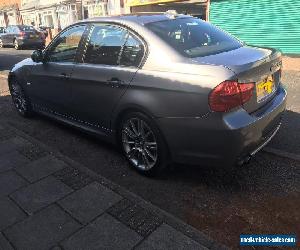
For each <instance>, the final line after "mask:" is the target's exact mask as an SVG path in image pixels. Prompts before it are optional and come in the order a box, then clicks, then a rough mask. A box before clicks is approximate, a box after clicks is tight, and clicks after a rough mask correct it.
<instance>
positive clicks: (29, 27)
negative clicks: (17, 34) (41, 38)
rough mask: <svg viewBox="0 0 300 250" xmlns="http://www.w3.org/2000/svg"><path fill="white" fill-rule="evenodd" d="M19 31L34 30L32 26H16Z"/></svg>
mask: <svg viewBox="0 0 300 250" xmlns="http://www.w3.org/2000/svg"><path fill="white" fill-rule="evenodd" d="M18 27H19V29H20V30H21V31H34V30H35V28H34V27H33V26H18Z"/></svg>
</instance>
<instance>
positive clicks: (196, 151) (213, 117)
mask: <svg viewBox="0 0 300 250" xmlns="http://www.w3.org/2000/svg"><path fill="white" fill-rule="evenodd" d="M286 95H287V93H286V91H285V90H284V89H283V88H282V87H279V88H278V89H277V93H276V95H275V96H274V98H273V99H272V100H271V101H270V102H269V103H267V104H266V105H265V106H264V107H262V108H260V109H259V110H257V111H256V112H254V113H252V114H249V113H247V112H246V111H245V110H244V109H242V108H240V109H238V110H236V111H233V112H230V113H209V114H208V115H207V116H205V117H201V118H159V119H157V121H158V124H159V126H160V128H161V130H162V133H163V134H164V136H165V139H166V141H167V144H168V146H169V149H170V153H171V157H172V159H173V161H175V162H179V163H187V164H197V165H209V166H224V167H226V166H229V165H233V164H235V163H237V162H238V161H239V159H242V158H243V157H247V156H249V155H254V154H255V153H256V152H258V151H259V150H260V149H261V148H263V147H264V146H265V145H266V144H267V143H268V142H269V141H270V140H271V139H272V138H273V137H274V136H275V134H276V133H277V131H278V130H279V127H280V123H281V117H282V114H283V112H284V110H285V107H286Z"/></svg>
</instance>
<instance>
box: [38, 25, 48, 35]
mask: <svg viewBox="0 0 300 250" xmlns="http://www.w3.org/2000/svg"><path fill="white" fill-rule="evenodd" d="M49 29H50V27H48V26H39V31H40V32H43V34H44V35H45V38H47V37H48V30H49Z"/></svg>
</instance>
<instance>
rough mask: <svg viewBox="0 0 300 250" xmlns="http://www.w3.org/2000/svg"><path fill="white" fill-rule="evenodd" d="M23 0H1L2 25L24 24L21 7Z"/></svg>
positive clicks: (0, 14) (0, 15)
mask: <svg viewBox="0 0 300 250" xmlns="http://www.w3.org/2000/svg"><path fill="white" fill-rule="evenodd" d="M20 6H21V0H0V26H1V27H6V26H7V25H9V24H22V18H21V16H20V11H19V8H20Z"/></svg>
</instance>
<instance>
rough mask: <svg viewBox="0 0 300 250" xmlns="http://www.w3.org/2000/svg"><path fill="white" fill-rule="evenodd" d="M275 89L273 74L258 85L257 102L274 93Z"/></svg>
mask: <svg viewBox="0 0 300 250" xmlns="http://www.w3.org/2000/svg"><path fill="white" fill-rule="evenodd" d="M273 91H274V81H273V76H269V77H268V78H266V79H265V80H264V81H262V82H260V83H258V84H257V85H256V95H257V102H260V101H262V100H263V99H264V98H265V97H267V96H268V95H270V94H272V93H273Z"/></svg>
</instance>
